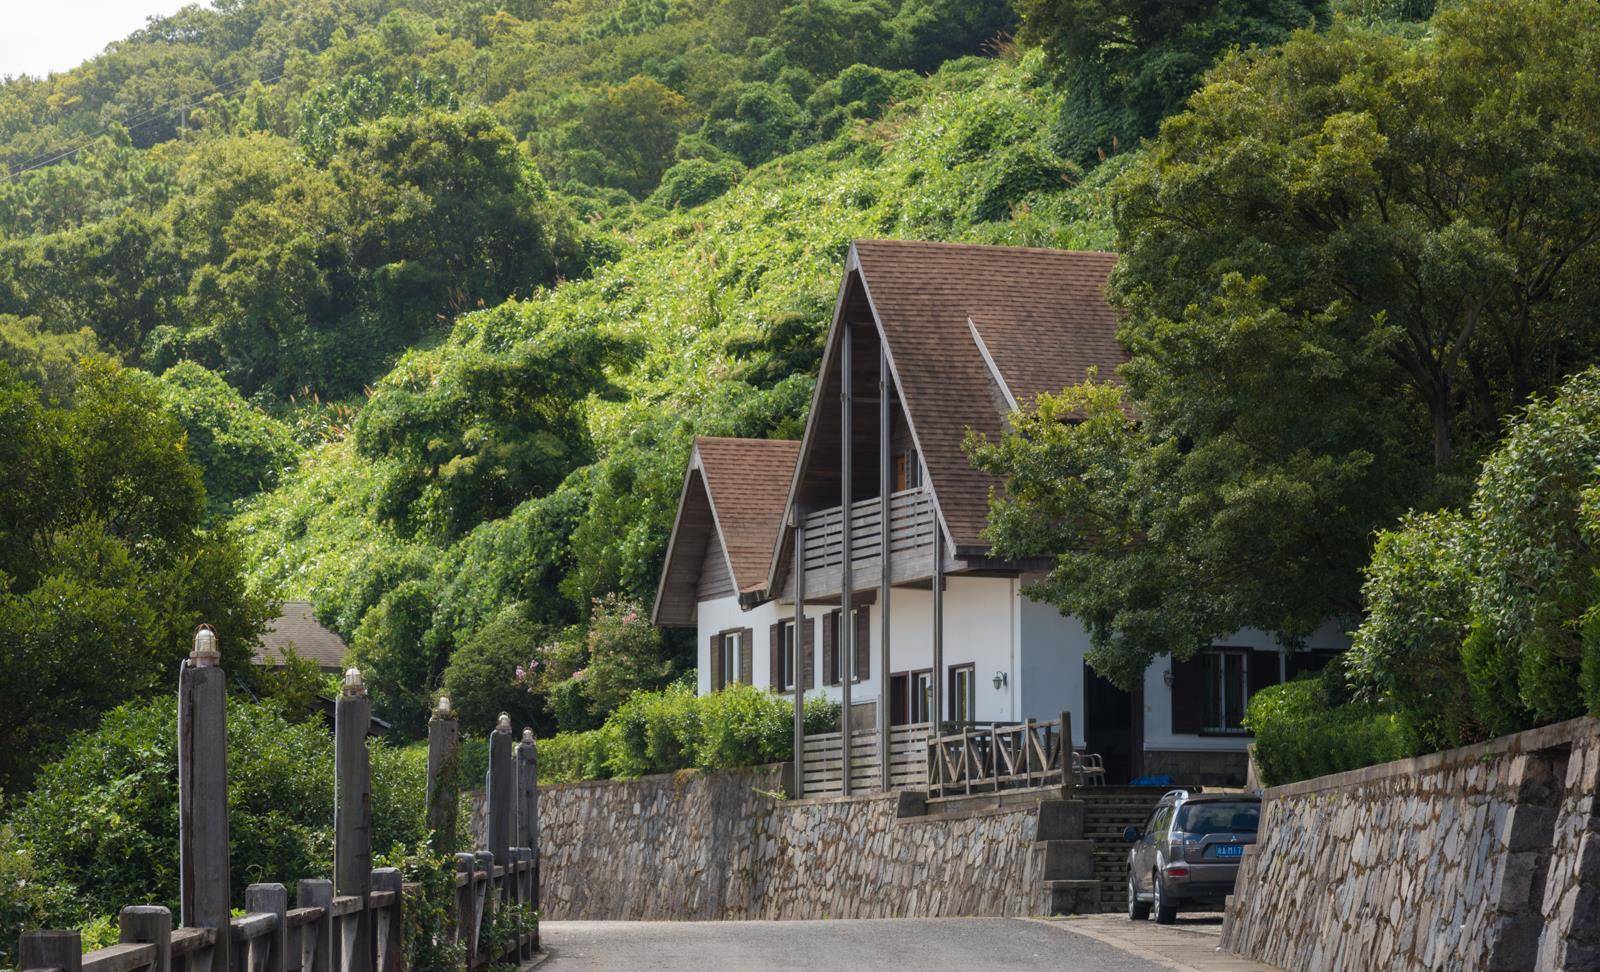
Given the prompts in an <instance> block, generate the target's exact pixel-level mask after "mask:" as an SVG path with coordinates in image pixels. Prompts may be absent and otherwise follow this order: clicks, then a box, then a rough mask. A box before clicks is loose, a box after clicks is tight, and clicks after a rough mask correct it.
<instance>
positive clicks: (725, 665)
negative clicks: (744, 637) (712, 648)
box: [713, 631, 743, 689]
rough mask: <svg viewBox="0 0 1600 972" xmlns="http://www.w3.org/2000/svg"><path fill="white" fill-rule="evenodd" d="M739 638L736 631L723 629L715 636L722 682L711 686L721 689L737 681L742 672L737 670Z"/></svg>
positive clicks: (738, 633)
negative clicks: (719, 656)
mask: <svg viewBox="0 0 1600 972" xmlns="http://www.w3.org/2000/svg"><path fill="white" fill-rule="evenodd" d="M739 638H740V632H738V631H724V632H723V633H722V634H720V635H718V636H717V652H718V653H719V654H720V655H721V658H720V659H719V661H720V666H719V670H720V671H721V672H722V684H721V685H716V686H713V688H717V689H722V688H727V687H728V686H729V685H737V684H738V683H739V681H740V676H741V675H742V674H743V673H742V672H740V671H739V647H740V646H739Z"/></svg>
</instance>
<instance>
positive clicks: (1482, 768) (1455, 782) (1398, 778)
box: [1222, 719, 1600, 970]
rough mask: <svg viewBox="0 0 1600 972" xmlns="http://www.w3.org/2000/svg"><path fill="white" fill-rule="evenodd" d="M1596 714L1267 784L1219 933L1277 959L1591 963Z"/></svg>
mask: <svg viewBox="0 0 1600 972" xmlns="http://www.w3.org/2000/svg"><path fill="white" fill-rule="evenodd" d="M1597 762H1600V722H1596V720H1593V719H1575V720H1572V721H1570V722H1564V723H1560V724H1558V725H1554V726H1546V727H1543V728H1540V729H1534V730H1530V731H1528V732H1524V733H1518V734H1516V735H1512V736H1505V737H1502V738H1500V739H1495V740H1491V741H1490V742H1487V743H1483V744H1480V745H1477V746H1468V747H1463V748H1461V749H1455V750H1450V751H1448V752H1443V753H1435V754H1432V755H1429V756H1422V757H1418V758H1416V759H1408V760H1401V761H1398V762H1394V763H1385V764H1383V765H1380V766H1372V767H1368V768H1366V769H1362V770H1356V771H1353V772H1350V773H1340V774H1336V775H1333V776H1325V777H1321V778H1318V779H1314V780H1306V781H1304V782H1301V783H1295V784H1292V785H1289V786H1283V787H1276V788H1273V789H1270V790H1268V791H1266V795H1265V801H1266V804H1265V807H1264V809H1263V814H1262V824H1261V832H1260V838H1259V841H1258V842H1257V843H1256V844H1255V846H1253V847H1251V848H1249V849H1248V850H1247V851H1246V853H1245V859H1244V864H1243V866H1242V867H1241V869H1240V875H1239V882H1238V886H1237V887H1236V888H1235V891H1234V895H1233V897H1232V898H1231V899H1230V902H1229V906H1228V913H1227V917H1226V920H1225V922H1224V925H1223V932H1222V938H1223V945H1224V947H1226V948H1228V949H1231V950H1232V951H1234V952H1237V953H1239V954H1241V955H1246V956H1249V957H1251V958H1255V959H1259V960H1261V961H1265V962H1270V963H1272V964H1274V965H1279V966H1282V967H1284V968H1291V969H1305V970H1345V969H1350V970H1355V969H1362V970H1365V969H1375V968H1382V969H1419V970H1420V969H1445V968H1449V969H1517V970H1527V969H1540V970H1544V969H1552V970H1554V969H1595V968H1600V821H1597V817H1596V810H1597V807H1596V805H1595V786H1596V782H1597V770H1600V766H1597Z"/></svg>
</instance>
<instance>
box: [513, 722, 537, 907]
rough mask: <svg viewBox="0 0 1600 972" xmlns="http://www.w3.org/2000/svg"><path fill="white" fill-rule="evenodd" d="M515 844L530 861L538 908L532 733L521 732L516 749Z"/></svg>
mask: <svg viewBox="0 0 1600 972" xmlns="http://www.w3.org/2000/svg"><path fill="white" fill-rule="evenodd" d="M517 766H518V767H519V768H520V772H519V773H518V774H517V784H518V792H517V797H518V800H517V829H518V834H517V845H518V846H519V847H526V848H527V849H528V850H529V851H530V852H531V856H532V858H533V873H534V875H535V877H534V882H533V906H534V907H535V908H537V907H539V881H538V877H537V875H538V873H539V744H538V743H537V742H535V741H534V738H533V730H532V729H524V730H522V744H521V745H520V746H518V747H517Z"/></svg>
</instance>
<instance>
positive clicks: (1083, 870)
mask: <svg viewBox="0 0 1600 972" xmlns="http://www.w3.org/2000/svg"><path fill="white" fill-rule="evenodd" d="M1033 846H1035V847H1037V848H1040V849H1042V850H1043V851H1044V871H1043V873H1042V875H1041V876H1042V877H1043V879H1044V880H1046V881H1061V880H1067V881H1076V880H1091V879H1093V878H1094V877H1095V873H1094V868H1095V856H1094V844H1093V843H1092V842H1090V841H1087V840H1039V841H1034V844H1033Z"/></svg>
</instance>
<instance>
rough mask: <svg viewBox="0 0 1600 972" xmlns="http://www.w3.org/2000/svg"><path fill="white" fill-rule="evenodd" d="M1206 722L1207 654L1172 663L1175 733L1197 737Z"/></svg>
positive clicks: (1195, 655)
mask: <svg viewBox="0 0 1600 972" xmlns="http://www.w3.org/2000/svg"><path fill="white" fill-rule="evenodd" d="M1205 720H1206V661H1205V652H1199V651H1197V652H1195V654H1194V657H1193V658H1190V659H1189V660H1188V661H1178V660H1177V659H1176V658H1174V659H1173V660H1172V731H1173V732H1187V733H1197V732H1199V731H1200V730H1201V728H1202V727H1203V724H1204V723H1205Z"/></svg>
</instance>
